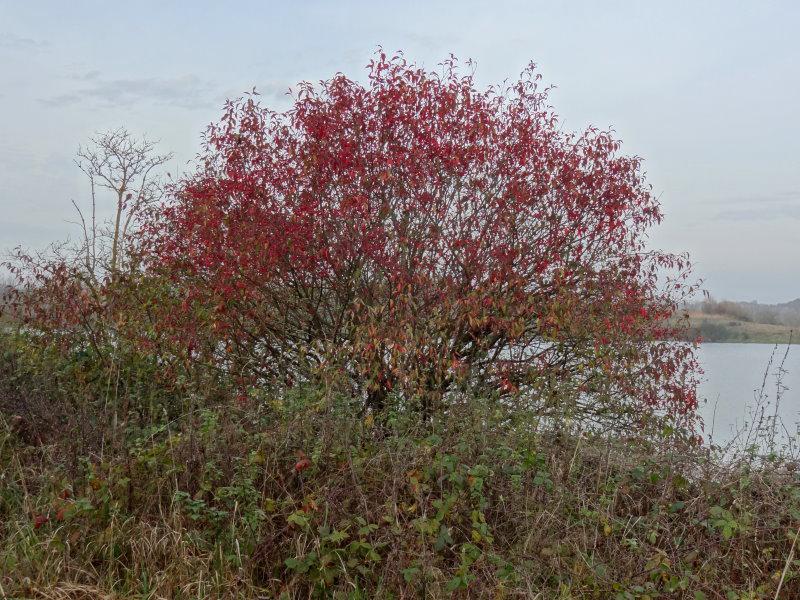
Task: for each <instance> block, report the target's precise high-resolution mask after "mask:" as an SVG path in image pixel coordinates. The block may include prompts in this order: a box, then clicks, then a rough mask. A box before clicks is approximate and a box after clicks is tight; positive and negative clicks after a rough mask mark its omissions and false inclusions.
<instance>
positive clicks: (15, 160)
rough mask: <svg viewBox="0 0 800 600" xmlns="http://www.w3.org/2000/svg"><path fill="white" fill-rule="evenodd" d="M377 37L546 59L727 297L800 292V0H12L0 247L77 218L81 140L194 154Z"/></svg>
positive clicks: (344, 63)
mask: <svg viewBox="0 0 800 600" xmlns="http://www.w3.org/2000/svg"><path fill="white" fill-rule="evenodd" d="M378 45H382V46H383V47H384V48H385V49H387V50H389V51H392V50H397V49H402V50H403V51H404V52H405V54H406V56H407V58H409V59H410V60H413V61H416V62H417V63H419V64H422V65H424V66H427V67H431V68H435V67H436V64H437V63H438V62H440V61H441V59H442V58H444V57H446V56H447V55H448V54H449V53H450V52H453V53H455V54H456V55H457V56H458V57H459V58H462V59H466V58H472V59H474V60H475V61H476V62H477V73H476V76H477V78H478V80H479V82H481V84H489V83H497V82H501V81H502V80H504V79H506V78H513V77H516V76H517V75H518V74H519V72H520V71H521V70H522V68H523V67H524V66H525V64H527V63H528V62H529V61H531V60H533V61H535V62H536V63H538V64H539V67H540V71H541V73H542V75H543V76H544V80H545V82H546V83H549V84H553V85H555V86H557V89H556V90H555V91H554V93H553V94H552V97H551V99H552V102H553V105H554V106H555V108H556V110H557V112H558V113H559V114H560V115H561V117H562V120H563V124H564V127H566V128H569V129H581V128H584V127H585V126H587V125H589V124H594V125H597V126H600V127H609V126H611V127H613V128H614V129H615V131H616V132H617V134H618V136H619V137H620V138H621V139H622V140H623V141H624V149H625V151H626V152H629V153H632V154H637V155H640V156H642V157H644V159H645V166H646V170H647V173H648V177H649V180H650V182H651V183H652V184H653V185H654V187H655V189H656V191H657V192H658V194H659V196H660V198H661V202H662V205H663V208H664V212H665V213H666V219H665V222H664V224H663V225H662V226H661V227H659V228H657V229H656V230H654V231H653V232H652V236H651V239H652V241H653V244H654V245H656V246H658V247H661V248H664V249H666V250H670V251H689V252H690V253H691V255H692V257H693V259H694V261H695V263H696V271H697V274H698V275H699V276H701V277H703V278H704V279H705V281H706V287H707V289H708V290H709V291H710V292H711V293H712V294H713V295H714V296H716V297H720V298H723V297H724V298H731V299H737V300H751V299H757V300H759V301H762V302H778V301H786V300H790V299H793V298H796V297H799V296H800V2H797V1H796V0H787V1H785V2H767V1H759V2H756V1H752V2H735V1H732V0H727V1H720V2H698V1H693V2H675V1H672V2H669V3H667V2H661V3H658V5H656V3H655V2H639V1H634V0H630V1H628V2H610V1H606V2H589V1H587V2H557V1H555V0H550V1H549V2H537V1H532V0H527V1H520V2H501V1H497V0H496V1H494V2H482V3H477V2H475V3H473V2H467V1H464V0H459V1H457V2H455V1H454V2H435V1H431V0H428V1H425V2H408V1H406V2H402V3H401V2H396V1H393V2H377V1H372V2H366V1H365V2H347V1H343V0H338V1H335V2H334V1H329V2H314V1H309V0H303V1H295V2H285V1H283V2H266V1H260V2H255V1H254V2H233V1H231V2H202V1H198V0H194V1H192V2H188V1H187V2H169V1H166V0H160V1H159V2H142V1H140V2H125V3H123V2H107V1H102V2H101V1H96V2H87V1H80V0H73V1H72V2H63V1H50V2H45V1H39V2H21V1H19V0H17V1H12V0H8V1H6V0H0V250H5V249H10V248H13V247H15V246H17V245H20V244H21V245H25V246H28V247H41V246H43V245H44V244H46V243H47V242H49V241H52V240H55V239H59V238H63V237H64V236H65V235H67V234H69V233H70V231H72V232H74V228H73V226H71V225H69V224H68V223H67V221H69V220H70V219H72V218H73V216H74V215H73V213H72V211H71V206H70V203H69V201H70V200H71V199H75V200H76V201H78V202H81V201H85V199H86V196H87V189H86V185H85V181H84V180H83V179H82V178H81V174H80V172H79V171H78V170H77V169H76V168H75V166H74V164H73V162H72V159H73V157H74V154H75V151H76V149H77V147H78V145H79V144H81V143H83V142H85V140H86V139H87V138H89V137H90V136H91V135H92V134H93V132H95V131H99V130H104V129H108V128H113V127H117V126H120V125H124V126H125V127H127V128H128V129H129V130H131V131H132V132H135V133H137V134H147V135H149V136H150V137H152V138H156V139H159V140H161V149H163V150H164V151H174V152H175V153H176V160H175V163H174V165H173V168H172V170H173V171H176V172H180V171H181V170H183V169H185V168H187V163H188V161H190V160H191V159H192V158H193V157H194V156H195V154H196V152H197V150H198V147H199V141H200V133H201V132H202V130H203V129H204V128H205V126H206V125H207V124H208V123H209V122H211V121H212V120H215V119H216V118H217V117H218V116H219V115H220V113H221V106H222V103H223V101H224V99H225V98H226V97H230V96H239V95H241V93H243V92H245V91H247V90H250V89H252V88H253V87H256V88H257V89H258V90H259V91H260V92H261V93H262V94H263V101H264V102H266V103H269V104H271V105H273V106H275V107H284V106H285V105H286V100H285V97H284V95H283V92H284V91H285V90H286V89H287V88H288V87H289V86H290V85H292V84H294V83H296V82H297V81H300V80H310V81H316V80H319V79H321V78H327V77H329V76H330V75H332V74H333V73H335V72H336V71H341V72H344V73H345V74H347V75H349V76H351V77H354V78H363V77H364V73H365V71H364V65H366V63H367V62H368V61H369V59H370V57H371V55H372V53H373V52H374V50H375V48H376V47H377V46H378Z"/></svg>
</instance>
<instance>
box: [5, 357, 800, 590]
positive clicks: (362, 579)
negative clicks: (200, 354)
mask: <svg viewBox="0 0 800 600" xmlns="http://www.w3.org/2000/svg"><path fill="white" fill-rule="evenodd" d="M2 356H3V359H2V360H3V363H2V376H0V411H1V413H0V414H2V419H1V420H0V481H1V482H2V486H0V574H1V576H0V584H1V585H2V589H0V596H3V597H13V598H142V599H144V598H279V597H280V598H309V597H317V598H422V597H426V598H444V597H457V598H467V597H470V598H474V597H492V598H504V597H508V598H512V597H518V598H523V597H524V598H620V599H632V598H639V599H647V598H695V599H699V598H725V599H728V598H737V599H740V598H741V599H745V598H773V597H774V596H775V593H776V591H777V590H778V588H779V586H780V589H781V596H780V597H783V598H793V597H798V595H800V560H797V559H796V558H795V556H796V553H797V548H796V544H795V542H796V540H797V532H798V526H800V487H798V478H797V472H796V470H795V469H796V465H795V464H794V463H792V462H791V461H785V460H782V459H779V458H774V459H770V460H767V461H760V462H756V461H755V460H754V459H752V457H748V456H747V455H744V456H742V457H739V458H738V459H736V460H733V461H728V462H723V461H721V460H718V457H716V458H715V456H714V455H713V453H711V452H710V451H708V450H707V449H702V448H697V447H693V446H691V445H687V444H681V443H679V442H677V441H675V440H674V439H672V440H671V441H667V440H663V441H661V442H659V441H657V440H650V441H645V440H642V439H630V438H623V437H622V436H620V435H601V434H600V433H593V434H589V433H585V432H584V433H579V432H578V431H576V430H575V428H571V427H568V426H566V425H562V426H561V427H556V428H554V427H549V428H546V427H544V425H543V423H542V422H540V421H539V420H538V419H537V417H536V416H535V415H531V414H525V413H521V412H519V411H511V410H509V409H508V408H504V407H503V406H500V405H493V404H492V403H491V402H488V401H486V399H467V398H465V399H464V401H463V402H462V403H460V404H457V405H454V406H453V407H452V408H451V409H449V410H448V411H447V413H446V414H444V415H442V416H441V417H440V418H437V419H435V420H434V421H433V422H431V423H429V424H427V425H425V426H421V425H420V424H419V423H418V422H415V421H412V420H407V417H405V416H403V414H402V413H397V414H394V413H392V412H391V411H390V412H388V413H387V414H385V415H379V416H378V418H377V419H376V418H375V416H373V415H371V414H368V415H366V416H365V415H364V414H363V413H362V412H361V411H360V408H358V407H356V406H354V405H353V404H352V401H351V400H349V399H348V398H346V397H343V396H339V395H336V394H331V393H327V392H325V391H324V390H321V389H314V388H307V389H293V390H286V391H283V392H275V393H271V394H270V395H267V396H264V397H260V398H249V399H238V400H226V399H225V398H217V399H216V400H214V401H211V400H210V399H203V400H202V401H201V399H200V398H198V397H193V398H177V397H176V398H174V402H175V404H176V405H178V406H181V407H182V408H181V409H180V410H178V411H176V412H175V414H173V415H171V416H169V417H159V416H158V413H156V414H155V416H154V415H153V414H151V415H150V416H146V417H145V416H144V412H143V411H139V412H137V411H134V410H130V411H129V412H128V413H126V416H125V417H124V418H122V417H119V418H117V419H116V420H115V419H114V418H112V417H110V416H109V415H111V414H112V412H113V411H111V410H109V405H108V404H106V405H105V406H103V404H102V402H98V403H94V402H93V401H91V402H90V401H89V399H88V398H85V397H84V398H81V397H78V396H77V395H76V392H75V389H76V388H70V387H69V386H67V385H65V381H68V380H67V379H64V378H63V373H64V369H65V366H64V365H63V364H62V365H51V366H53V367H54V368H55V370H54V371H49V372H48V369H47V368H45V367H43V364H44V363H43V362H42V358H41V357H37V358H35V359H30V358H25V357H24V356H22V355H20V350H19V348H18V347H10V346H5V347H4V348H3V354H2ZM37 361H38V362H37ZM58 369H60V373H61V374H59V372H58ZM143 385H144V384H143ZM83 389H85V390H88V389H90V388H88V387H84V388H83ZM144 392H145V388H144V387H140V388H138V389H136V388H133V387H132V388H130V389H129V390H128V392H126V393H128V394H129V396H128V397H127V401H129V402H130V403H131V405H133V404H134V403H135V402H137V401H139V402H141V400H142V398H143V397H144V396H145V394H144Z"/></svg>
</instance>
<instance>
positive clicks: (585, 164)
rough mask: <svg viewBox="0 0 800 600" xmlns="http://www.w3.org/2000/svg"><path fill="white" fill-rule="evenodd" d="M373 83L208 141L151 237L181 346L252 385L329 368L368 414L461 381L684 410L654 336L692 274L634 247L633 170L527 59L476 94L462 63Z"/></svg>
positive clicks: (672, 356) (640, 215)
mask: <svg viewBox="0 0 800 600" xmlns="http://www.w3.org/2000/svg"><path fill="white" fill-rule="evenodd" d="M368 72H369V80H368V83H366V84H365V85H364V84H361V83H359V82H356V81H353V80H351V79H348V78H347V77H345V76H344V75H341V74H339V75H336V76H335V77H333V78H332V79H330V80H328V81H324V82H321V83H320V85H319V86H318V87H315V86H313V85H311V84H308V83H303V84H301V85H300V87H299V91H298V92H297V94H296V96H295V100H294V104H293V106H292V107H291V109H290V110H288V111H286V112H275V111H272V110H269V109H267V108H264V107H262V106H260V105H259V104H258V103H257V102H256V101H255V100H254V99H253V98H252V97H248V98H246V99H243V100H240V101H235V102H229V103H228V104H227V106H226V110H225V114H224V116H223V117H222V120H221V121H220V122H219V123H218V124H215V125H212V126H211V127H210V128H209V130H208V132H207V136H206V139H205V151H204V154H203V155H202V161H201V167H200V169H199V171H198V172H197V173H196V174H195V175H193V176H192V177H189V178H188V179H186V180H185V181H183V182H182V183H181V184H180V185H179V186H178V188H177V190H176V193H175V197H174V199H173V202H171V203H170V204H169V205H168V207H167V208H166V209H165V210H164V212H163V214H162V217H161V219H160V220H158V221H157V222H155V223H154V224H153V225H152V227H151V228H150V235H151V238H152V239H151V243H152V244H153V248H154V252H155V256H154V258H155V260H154V261H153V264H154V265H155V266H156V267H157V268H159V269H165V270H166V272H167V273H168V274H169V276H170V277H171V279H172V281H173V282H174V284H176V285H177V286H178V289H180V290H181V293H182V294H184V296H183V297H184V301H183V305H182V309H181V310H179V311H172V314H171V315H170V316H169V319H168V321H169V322H168V327H170V328H171V331H172V334H173V336H174V337H175V339H176V340H180V341H181V343H183V344H184V345H185V346H186V347H187V348H189V349H190V350H191V352H192V354H193V355H194V356H196V357H202V358H203V360H210V361H212V362H213V364H214V365H215V366H216V367H219V368H222V369H223V370H226V371H228V372H230V373H233V374H236V375H237V376H239V377H242V378H243V379H242V380H243V381H248V382H251V383H256V382H259V381H260V382H265V381H276V380H281V381H283V380H288V381H289V382H295V381H302V380H307V379H308V378H311V377H314V376H321V375H322V374H327V375H330V374H339V375H342V376H343V377H345V378H346V380H347V381H348V382H349V383H350V385H351V386H353V388H355V389H356V390H357V391H358V393H360V394H361V395H362V397H363V398H364V399H365V401H366V404H367V406H370V407H372V408H373V409H379V408H381V407H383V406H384V405H385V403H386V399H387V397H388V395H389V394H392V393H393V394H394V397H395V398H397V399H398V401H400V402H402V403H404V405H405V406H407V407H415V408H416V409H420V410H421V411H422V413H423V414H424V415H426V416H429V415H430V414H431V413H432V411H435V410H437V409H438V408H439V407H441V406H442V405H443V403H444V402H446V399H447V397H448V394H449V393H451V392H453V391H454V390H457V389H465V388H470V389H477V390H482V391H491V392H495V393H499V394H501V395H511V394H515V395H520V396H526V394H525V392H528V393H527V396H526V397H527V398H529V399H530V400H531V401H533V402H537V403H539V404H540V405H541V406H543V405H545V404H547V403H555V404H558V402H560V401H561V400H563V398H564V397H565V396H564V391H565V390H566V389H567V388H569V391H570V392H571V394H572V398H573V400H574V401H575V402H577V403H578V404H580V405H581V406H583V407H584V409H585V410H589V409H591V410H595V409H598V412H602V411H603V410H605V408H607V403H608V402H611V401H613V402H617V403H619V404H626V403H628V402H629V401H630V402H633V403H634V404H636V405H639V406H644V405H647V406H655V407H660V408H666V409H668V410H669V411H670V412H671V413H673V414H685V413H687V411H689V412H690V411H691V410H692V409H694V407H695V394H694V385H695V382H694V370H695V361H694V358H693V354H692V349H691V348H690V347H687V346H685V345H678V344H674V343H669V342H667V341H662V340H665V339H667V338H669V337H670V334H671V333H672V332H671V330H670V328H671V326H670V325H668V321H667V319H668V318H670V317H671V316H672V315H673V313H674V311H675V310H676V306H677V304H676V302H677V301H678V300H680V298H681V297H682V296H683V295H684V294H686V293H687V292H688V291H691V286H687V285H686V283H685V281H686V276H687V269H688V263H687V260H686V258H685V257H678V256H673V255H667V254H663V253H659V252H655V251H648V250H647V249H646V248H645V243H644V242H645V237H644V235H645V232H646V230H647V229H648V228H649V227H650V226H652V225H654V224H656V223H658V222H659V221H660V219H661V213H660V211H659V205H658V202H657V200H656V198H655V197H654V196H653V194H652V193H651V189H650V187H649V186H648V185H647V184H646V183H645V181H644V179H643V175H642V172H641V161H640V159H638V158H636V157H630V156H625V155H622V154H619V152H618V150H619V147H620V144H619V142H618V141H617V140H616V139H614V137H613V136H612V135H611V134H610V133H609V132H605V131H599V130H596V129H589V130H588V131H586V132H584V133H582V134H572V133H565V132H563V131H562V129H561V127H560V125H559V122H558V120H557V118H556V116H555V114H554V113H553V112H552V110H551V108H550V107H549V106H548V105H547V91H546V90H543V89H542V88H541V87H540V84H539V76H538V75H537V74H536V72H535V70H534V68H533V67H532V66H531V67H530V68H528V69H527V70H526V71H525V72H524V73H523V74H522V77H521V78H520V80H519V81H518V82H516V83H514V84H513V85H510V86H507V87H504V88H490V89H488V90H485V91H479V90H478V89H476V86H475V83H474V81H473V78H472V76H471V75H469V74H466V75H464V74H462V72H461V71H460V70H459V68H458V65H457V64H456V61H455V60H454V59H451V60H448V61H446V62H445V63H444V64H443V65H442V69H441V72H440V73H433V72H428V71H425V70H424V69H421V68H417V67H416V66H414V65H410V64H408V63H407V62H406V61H405V60H404V59H403V58H402V57H398V56H396V57H393V58H387V57H386V56H385V55H384V54H382V53H381V54H380V55H379V56H378V57H376V59H375V60H373V61H372V62H370V64H369V67H368ZM665 267H666V268H668V269H671V270H672V271H673V272H675V271H677V275H676V276H675V277H674V278H672V279H666V280H665V279H663V278H662V277H661V276H660V275H659V273H660V272H661V270H662V269H663V268H665ZM664 281H666V284H664ZM556 392H557V393H556ZM564 401H566V400H564Z"/></svg>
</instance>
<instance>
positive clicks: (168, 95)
mask: <svg viewBox="0 0 800 600" xmlns="http://www.w3.org/2000/svg"><path fill="white" fill-rule="evenodd" d="M70 79H73V80H75V81H80V82H83V83H85V85H84V86H83V87H81V88H79V89H77V90H75V91H72V92H67V93H64V94H58V95H56V96H52V97H50V98H41V99H40V100H39V101H40V102H41V103H42V104H44V105H46V106H49V107H63V106H71V105H74V104H78V103H81V102H88V103H90V104H99V105H102V106H105V107H111V108H124V107H129V106H133V105H136V104H140V103H149V104H157V105H167V106H176V107H179V108H188V109H193V108H207V107H209V106H215V105H217V104H219V101H220V98H221V96H220V94H219V92H218V88H217V87H216V85H215V84H213V83H212V82H210V81H207V80H204V79H201V78H200V77H197V76H196V75H182V76H178V77H171V78H159V77H143V78H130V79H122V78H119V79H105V78H103V77H102V75H101V73H100V72H99V71H89V72H88V73H84V74H79V75H73V76H71V77H70Z"/></svg>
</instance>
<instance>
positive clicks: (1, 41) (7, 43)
mask: <svg viewBox="0 0 800 600" xmlns="http://www.w3.org/2000/svg"><path fill="white" fill-rule="evenodd" d="M49 45H50V44H49V42H45V41H42V40H37V39H34V38H30V37H24V36H19V35H16V34H14V33H10V32H3V33H0V48H9V49H11V50H41V49H43V48H46V47H47V46H49Z"/></svg>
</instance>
